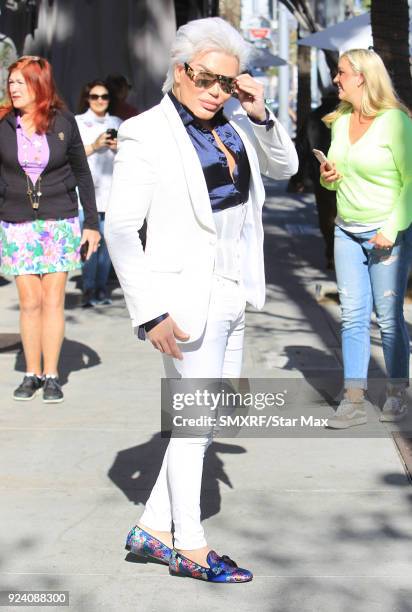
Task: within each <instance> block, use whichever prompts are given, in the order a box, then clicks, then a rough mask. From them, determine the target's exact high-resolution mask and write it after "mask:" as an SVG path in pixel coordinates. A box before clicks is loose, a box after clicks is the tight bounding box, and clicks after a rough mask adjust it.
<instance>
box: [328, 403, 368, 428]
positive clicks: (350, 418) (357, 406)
mask: <svg viewBox="0 0 412 612" xmlns="http://www.w3.org/2000/svg"><path fill="white" fill-rule="evenodd" d="M367 405H369V406H371V403H370V402H368V400H366V399H364V400H363V401H362V402H351V401H350V400H348V399H346V398H344V399H343V400H342V401H341V402H340V404H339V406H338V407H337V409H336V412H335V414H334V416H333V417H331V418H330V419H328V425H327V426H328V427H330V428H332V429H346V428H347V427H353V426H354V425H364V424H365V423H367V421H368V417H367V416H366V406H367Z"/></svg>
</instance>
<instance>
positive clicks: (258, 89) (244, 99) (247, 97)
mask: <svg viewBox="0 0 412 612" xmlns="http://www.w3.org/2000/svg"><path fill="white" fill-rule="evenodd" d="M236 93H237V95H238V98H239V102H240V103H241V105H242V107H243V108H244V109H245V111H246V112H247V114H248V115H249V117H251V118H252V119H256V120H257V121H264V120H265V119H266V110H265V99H264V87H263V85H262V83H259V81H256V79H254V78H252V77H251V76H250V75H249V74H240V75H239V76H238V77H237V78H236Z"/></svg>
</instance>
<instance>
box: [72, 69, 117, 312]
mask: <svg viewBox="0 0 412 612" xmlns="http://www.w3.org/2000/svg"><path fill="white" fill-rule="evenodd" d="M79 112H80V113H81V114H80V115H76V121H77V125H78V126H79V130H80V135H81V137H82V140H83V144H84V149H85V151H86V155H87V158H88V162H89V166H90V170H91V173H92V177H93V182H94V188H95V192H96V203H97V210H98V213H99V231H100V233H101V235H102V238H101V242H100V247H99V249H98V251H97V252H96V253H93V255H92V256H91V257H90V259H89V260H88V261H87V262H85V264H84V266H83V299H84V301H83V306H85V307H90V306H94V305H95V304H110V303H111V301H110V297H109V293H108V290H107V281H108V278H109V272H110V266H111V262H110V256H109V252H108V250H107V246H106V243H105V241H104V237H103V236H104V217H105V211H106V204H107V200H108V197H109V191H110V183H111V180H112V174H113V162H114V156H115V153H116V150H117V138H116V134H117V129H118V127H119V125H120V124H121V122H122V121H121V119H119V118H118V117H114V116H113V115H111V114H110V95H109V90H108V88H107V87H106V85H105V83H104V81H99V80H95V81H92V82H91V83H88V84H87V85H86V86H85V87H84V88H83V91H82V93H81V96H80V104H79ZM109 130H111V131H112V132H111V133H110V132H109ZM80 216H81V217H82V212H80Z"/></svg>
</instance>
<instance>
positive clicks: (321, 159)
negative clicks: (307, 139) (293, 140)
mask: <svg viewBox="0 0 412 612" xmlns="http://www.w3.org/2000/svg"><path fill="white" fill-rule="evenodd" d="M312 153H313V155H314V156H315V157H316V159H317V160H318V162H319V163H320V164H323V163H326V166H327V169H329V170H332V166H331V165H330V163H329V161H328V158H327V157H326V155H325V154H324V152H323V151H320V150H319V149H312Z"/></svg>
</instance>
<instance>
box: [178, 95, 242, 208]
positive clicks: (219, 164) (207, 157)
mask: <svg viewBox="0 0 412 612" xmlns="http://www.w3.org/2000/svg"><path fill="white" fill-rule="evenodd" d="M169 96H170V99H171V100H172V102H173V104H174V105H175V107H176V110H177V112H178V113H179V115H180V118H181V120H182V122H183V125H184V126H185V128H186V132H187V133H188V135H189V138H190V140H191V141H192V144H193V146H194V148H195V151H196V153H197V154H198V156H199V160H200V163H201V165H202V169H203V174H204V176H205V180H206V185H207V189H208V192H209V197H210V203H211V205H212V210H214V211H215V210H224V209H225V208H229V207H231V206H238V204H244V203H245V202H247V200H248V197H249V181H250V166H249V160H248V157H247V153H246V150H245V147H244V144H243V142H242V139H241V138H240V136H239V134H238V133H237V132H236V130H235V129H234V127H233V126H232V125H231V124H230V123H229V121H228V120H227V119H226V117H225V116H224V114H223V109H221V110H220V111H219V112H218V113H216V115H215V116H214V118H213V122H214V123H213V129H214V130H215V132H216V133H217V135H218V136H219V138H220V140H221V141H222V142H223V144H224V145H225V147H227V148H228V149H229V151H230V152H231V153H232V154H233V156H234V158H235V161H236V166H235V168H234V170H233V179H232V177H231V176H230V171H229V164H228V162H227V158H226V155H225V154H224V153H223V151H222V150H221V149H219V147H218V144H217V142H216V140H215V137H214V136H213V134H212V132H211V131H210V130H208V129H205V128H203V127H202V126H201V125H200V124H199V123H198V122H197V120H196V117H195V116H194V115H193V114H192V113H191V112H190V111H189V109H188V108H187V107H186V106H183V104H181V103H180V102H179V101H178V100H177V98H176V97H175V96H174V95H173V94H172V93H171V92H169Z"/></svg>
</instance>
